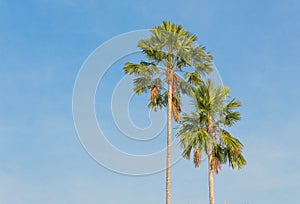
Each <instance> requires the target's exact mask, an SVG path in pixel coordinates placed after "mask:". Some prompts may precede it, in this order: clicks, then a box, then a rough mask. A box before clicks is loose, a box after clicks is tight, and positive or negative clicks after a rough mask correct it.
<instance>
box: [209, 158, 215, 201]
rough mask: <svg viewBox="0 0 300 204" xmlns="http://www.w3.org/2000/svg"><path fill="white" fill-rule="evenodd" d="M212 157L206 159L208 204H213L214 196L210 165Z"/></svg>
mask: <svg viewBox="0 0 300 204" xmlns="http://www.w3.org/2000/svg"><path fill="white" fill-rule="evenodd" d="M211 161H212V155H211V154H210V155H209V158H208V182H209V204H214V203H215V195H214V172H213V168H212V165H211Z"/></svg>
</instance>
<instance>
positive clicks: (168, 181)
mask: <svg viewBox="0 0 300 204" xmlns="http://www.w3.org/2000/svg"><path fill="white" fill-rule="evenodd" d="M172 97H173V87H172V83H171V81H169V82H168V136H167V170H166V204H170V197H171V196H170V195H171V192H170V191H171V144H172Z"/></svg>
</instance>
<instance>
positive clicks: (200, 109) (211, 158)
mask: <svg viewBox="0 0 300 204" xmlns="http://www.w3.org/2000/svg"><path fill="white" fill-rule="evenodd" d="M193 92H194V94H193V96H194V100H193V107H194V111H193V112H192V113H190V114H186V113H184V114H183V116H182V118H181V120H180V121H179V126H178V127H177V129H178V133H177V137H180V144H181V145H182V147H183V153H182V154H183V156H184V157H185V158H187V159H190V155H191V152H192V150H193V160H194V165H195V167H199V165H200V161H201V158H202V154H205V155H207V157H208V172H209V203H210V204H214V173H216V174H217V173H218V172H219V170H220V169H221V165H222V164H224V163H228V164H229V166H230V167H231V168H233V169H235V168H238V169H240V168H242V167H243V166H245V165H246V160H245V158H244V156H243V154H242V149H243V145H242V143H241V142H240V141H239V140H238V139H237V138H235V137H233V136H232V135H231V134H230V133H229V132H228V131H226V130H225V129H224V127H226V126H232V125H234V124H235V123H236V122H237V121H239V120H240V119H241V117H240V113H239V112H238V111H236V108H238V107H240V106H241V103H240V102H239V101H238V100H236V99H235V98H233V99H232V100H228V98H229V89H228V88H227V87H225V86H219V87H217V88H214V86H213V83H212V82H211V81H210V80H208V81H207V82H206V83H202V84H200V85H199V86H198V87H196V88H194V89H193Z"/></svg>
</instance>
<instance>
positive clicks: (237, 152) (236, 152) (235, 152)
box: [233, 147, 242, 154]
mask: <svg viewBox="0 0 300 204" xmlns="http://www.w3.org/2000/svg"><path fill="white" fill-rule="evenodd" d="M233 152H234V154H241V153H242V150H241V148H238V147H237V148H235V149H234V150H233Z"/></svg>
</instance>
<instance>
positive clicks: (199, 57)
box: [123, 21, 212, 204]
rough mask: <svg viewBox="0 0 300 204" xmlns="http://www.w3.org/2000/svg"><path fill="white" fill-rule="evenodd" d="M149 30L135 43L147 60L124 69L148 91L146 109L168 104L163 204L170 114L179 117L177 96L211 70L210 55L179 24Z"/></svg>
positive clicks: (137, 88) (141, 90)
mask: <svg viewBox="0 0 300 204" xmlns="http://www.w3.org/2000/svg"><path fill="white" fill-rule="evenodd" d="M150 33H151V36H150V37H149V38H146V39H142V40H140V41H139V42H138V47H139V48H141V50H142V52H143V54H144V55H145V56H146V58H147V61H141V62H140V63H138V64H136V63H131V62H126V63H125V66H124V68H123V70H124V72H125V73H126V74H131V75H134V76H135V79H134V85H135V87H134V91H135V92H136V93H137V94H142V93H144V92H147V91H150V102H149V105H148V107H149V108H152V109H154V110H155V111H156V110H157V109H161V108H163V107H166V106H167V110H168V130H167V166H166V204H170V178H171V175H170V173H171V171H170V168H171V139H172V116H173V118H174V120H175V121H178V120H179V113H180V111H181V107H180V95H181V94H188V93H189V92H190V91H191V89H190V84H193V85H197V84H199V83H200V77H201V76H202V75H204V74H207V73H209V72H211V70H212V56H211V55H210V54H209V53H207V52H206V51H205V47H204V46H198V45H196V43H195V42H196V40H197V37H196V35H193V34H191V33H190V32H188V31H187V30H185V29H183V27H182V26H181V25H176V24H171V23H170V22H168V21H164V22H163V24H161V25H159V26H156V27H153V28H152V29H151V30H150ZM181 76H182V77H181Z"/></svg>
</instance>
